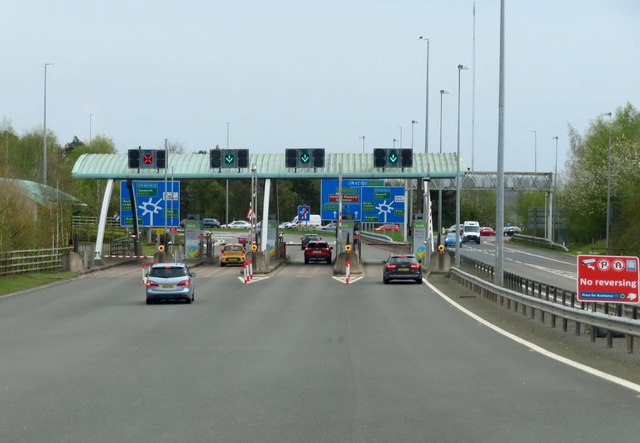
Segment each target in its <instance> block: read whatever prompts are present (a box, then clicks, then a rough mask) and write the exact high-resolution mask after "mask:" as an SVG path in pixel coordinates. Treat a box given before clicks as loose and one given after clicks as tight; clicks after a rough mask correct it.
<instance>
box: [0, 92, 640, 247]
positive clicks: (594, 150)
mask: <svg viewBox="0 0 640 443" xmlns="http://www.w3.org/2000/svg"><path fill="white" fill-rule="evenodd" d="M568 134H569V141H570V146H569V152H568V156H567V163H566V164H565V167H564V172H563V173H562V175H561V176H560V177H559V178H558V187H557V192H556V196H557V197H556V205H557V207H556V210H557V211H558V213H559V214H560V216H561V219H562V220H563V221H564V224H565V225H566V229H567V237H568V240H569V242H570V243H571V244H579V245H603V242H604V240H605V239H606V237H607V233H606V225H607V213H608V214H609V216H610V218H609V225H610V230H609V249H610V251H613V252H621V253H625V254H636V255H637V254H638V252H639V251H640V232H639V231H640V227H639V224H638V223H637V222H636V218H635V216H636V214H637V213H638V211H639V210H640V199H638V197H637V196H638V195H639V194H640V174H638V170H639V169H638V167H639V166H640V115H639V114H638V111H637V110H636V109H635V108H634V107H633V106H632V105H631V104H626V105H625V106H622V107H620V108H619V109H617V110H616V111H615V113H613V114H612V115H611V116H604V115H600V116H596V117H594V119H593V120H592V121H591V122H590V125H589V127H588V128H587V130H586V132H585V133H584V134H581V133H580V132H579V131H578V130H577V129H575V128H573V127H571V126H569V128H568ZM168 149H169V150H170V151H171V152H172V153H182V152H184V148H183V147H182V146H181V145H180V144H179V143H169V145H168ZM117 152H118V151H117V149H116V147H115V145H114V143H113V141H112V139H110V138H108V137H106V136H103V135H99V136H96V137H94V138H92V139H91V140H90V141H89V142H85V141H82V140H80V139H79V138H78V137H74V138H73V140H71V141H69V142H67V143H65V144H62V143H61V142H60V141H59V140H58V139H57V137H56V134H55V132H54V131H53V130H50V129H48V132H47V184H48V185H49V186H51V187H53V188H56V189H59V190H60V191H63V192H66V193H68V194H71V195H73V196H74V197H76V198H77V199H79V200H80V201H82V202H84V203H85V204H86V209H85V210H84V213H83V215H92V216H98V215H99V212H100V209H101V205H102V196H103V192H104V189H105V185H106V180H94V179H74V178H72V176H71V171H72V169H73V166H74V164H75V162H76V161H77V159H78V158H79V157H80V156H81V155H82V154H113V153H117ZM43 167H44V156H43V131H42V129H41V128H35V129H32V130H30V131H28V132H26V133H24V134H22V135H18V134H17V133H16V132H15V130H14V129H13V128H12V127H11V125H10V123H9V122H8V121H7V120H6V119H5V121H4V122H3V123H2V125H1V126H0V177H2V178H4V179H23V180H30V181H34V182H42V181H43ZM119 185H120V184H119V182H118V183H115V190H114V192H113V196H112V199H111V202H110V207H109V213H110V214H112V213H114V212H117V211H118V210H119V204H120V203H119V195H120V193H119ZM261 185H263V182H262V181H259V183H258V186H259V195H261V194H260V187H261ZM320 186H321V181H320V180H284V179H280V180H277V181H276V182H275V183H274V185H273V186H272V193H271V201H270V212H272V214H274V215H275V216H276V217H277V218H278V219H279V220H291V218H293V216H294V215H296V213H297V207H298V205H301V204H308V205H310V206H311V208H312V210H313V211H314V212H315V211H316V210H318V211H319V210H320ZM0 188H1V189H0V190H1V191H2V192H0V251H8V250H15V249H27V248H39V247H50V246H61V245H63V244H64V243H65V242H67V241H68V237H69V235H70V233H71V215H73V213H74V211H75V210H76V209H75V208H74V207H73V205H71V204H68V203H65V202H60V201H56V202H49V203H48V204H45V205H44V206H43V207H40V208H39V210H37V211H36V210H35V209H34V206H33V203H32V202H30V201H29V199H28V198H27V197H25V196H24V195H23V193H22V192H21V191H20V190H19V189H18V188H16V187H15V186H14V185H13V184H11V183H10V181H7V180H4V181H2V182H0ZM181 189H182V195H181V207H180V212H181V216H182V218H186V217H187V216H188V215H199V216H200V217H202V218H205V217H213V218H217V219H218V220H220V221H221V222H223V223H224V222H227V221H228V222H231V221H232V220H236V219H244V218H245V217H246V213H247V210H248V207H249V200H250V198H249V196H250V193H251V192H250V181H249V180H228V182H227V180H183V181H181ZM227 189H228V191H227ZM415 194H417V193H414V198H415V199H416V200H417V198H418V196H416V195H415ZM507 197H510V198H508V199H507V200H506V202H505V217H506V218H507V220H505V223H506V222H513V224H517V225H519V226H522V227H524V228H525V231H527V233H529V234H530V235H534V234H535V235H537V236H542V235H543V233H542V232H535V233H534V232H533V230H532V229H527V225H528V209H529V208H530V207H532V206H535V207H541V206H544V205H545V204H546V199H545V195H544V193H540V192H522V193H518V194H517V195H511V196H509V195H508V194H507ZM227 201H228V206H227ZM258 201H259V203H260V204H261V199H258ZM432 201H433V203H434V204H433V211H432V213H433V218H434V221H435V220H437V192H433V193H432ZM413 204H414V207H416V208H417V207H418V206H419V203H418V202H417V201H414V202H413ZM495 205H496V200H495V192H493V191H463V193H462V195H461V220H478V221H479V222H480V224H481V225H485V226H495ZM227 207H228V214H229V219H228V220H226V214H227ZM442 207H443V225H444V226H445V227H447V226H449V224H452V223H454V222H455V192H454V191H446V192H443V205H442ZM607 209H608V210H607ZM258 211H259V213H260V208H258ZM36 212H37V215H36ZM418 212H419V211H418Z"/></svg>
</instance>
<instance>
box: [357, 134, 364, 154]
mask: <svg viewBox="0 0 640 443" xmlns="http://www.w3.org/2000/svg"><path fill="white" fill-rule="evenodd" d="M358 138H361V139H362V153H363V154H364V139H365V136H364V135H363V136H362V137H358Z"/></svg>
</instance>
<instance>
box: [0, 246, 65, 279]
mask: <svg viewBox="0 0 640 443" xmlns="http://www.w3.org/2000/svg"><path fill="white" fill-rule="evenodd" d="M71 250H72V248H71V247H64V248H51V249H25V250H21V251H8V252H0V276H5V275H14V274H23V273H26V272H44V271H60V270H61V269H62V257H63V256H64V255H65V254H67V253H69V252H71Z"/></svg>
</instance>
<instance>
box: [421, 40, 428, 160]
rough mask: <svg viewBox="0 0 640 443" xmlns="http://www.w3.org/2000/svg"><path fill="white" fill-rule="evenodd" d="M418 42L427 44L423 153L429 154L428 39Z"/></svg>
mask: <svg viewBox="0 0 640 443" xmlns="http://www.w3.org/2000/svg"><path fill="white" fill-rule="evenodd" d="M419 40H424V41H426V42H427V73H426V80H425V83H426V85H425V111H424V153H425V154H428V153H429V39H428V38H425V37H422V36H420V38H419Z"/></svg>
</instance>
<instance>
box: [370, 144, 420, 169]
mask: <svg viewBox="0 0 640 443" xmlns="http://www.w3.org/2000/svg"><path fill="white" fill-rule="evenodd" d="M373 167H374V168H411V167H413V151H412V150H411V149H400V148H397V149H396V148H391V149H389V148H375V149H374V150H373Z"/></svg>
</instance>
